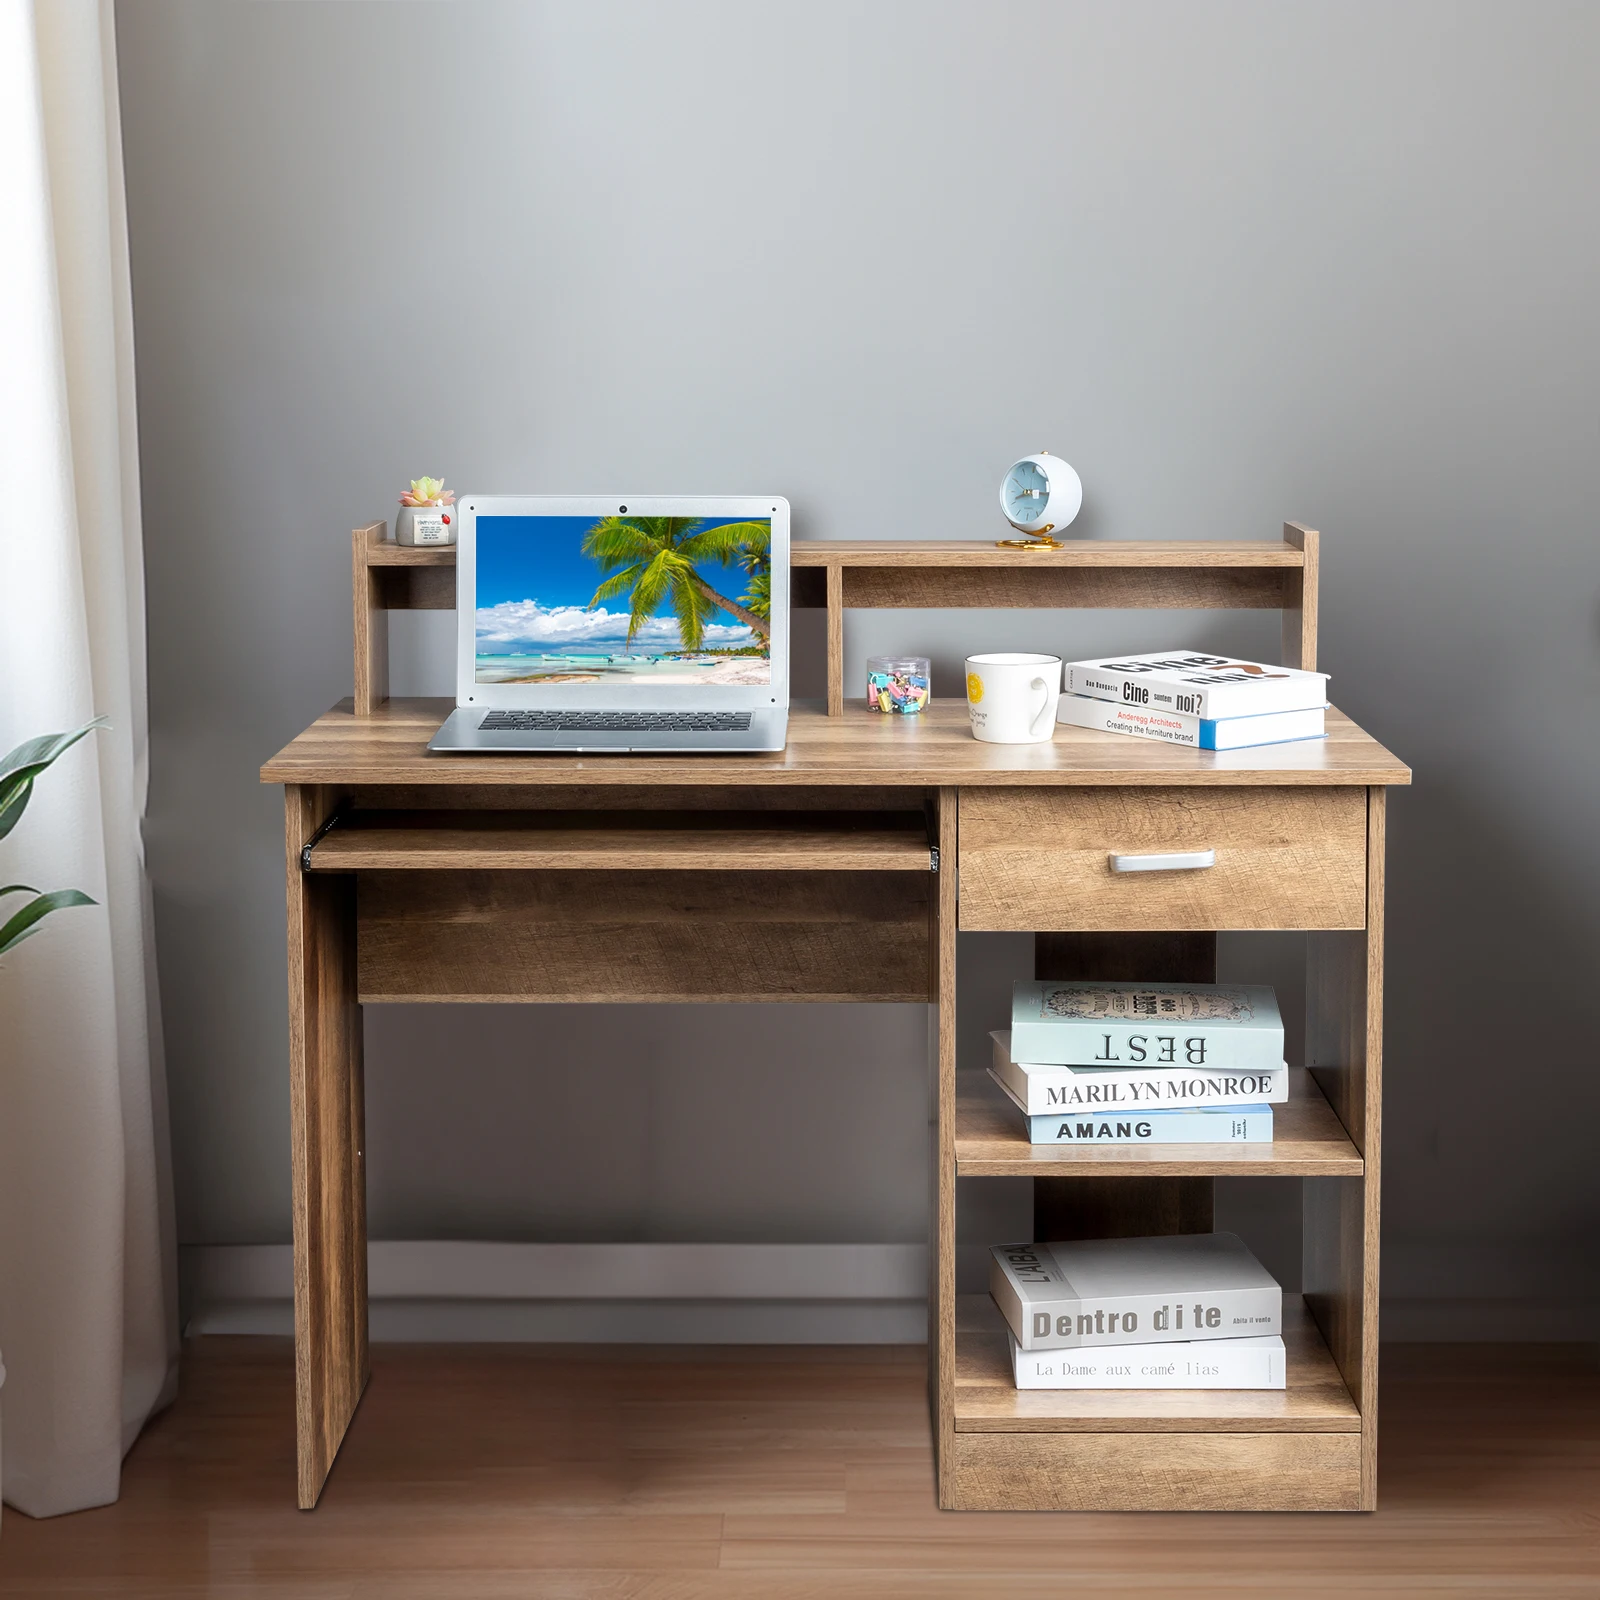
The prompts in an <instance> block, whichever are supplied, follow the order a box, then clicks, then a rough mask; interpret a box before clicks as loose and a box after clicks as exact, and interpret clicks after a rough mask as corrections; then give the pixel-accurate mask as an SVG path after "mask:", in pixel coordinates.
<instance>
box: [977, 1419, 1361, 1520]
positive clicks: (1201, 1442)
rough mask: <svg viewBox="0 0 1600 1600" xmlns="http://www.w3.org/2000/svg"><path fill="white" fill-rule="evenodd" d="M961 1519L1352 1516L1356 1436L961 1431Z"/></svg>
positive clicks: (1356, 1493) (1357, 1471)
mask: <svg viewBox="0 0 1600 1600" xmlns="http://www.w3.org/2000/svg"><path fill="white" fill-rule="evenodd" d="M954 1453H955V1459H956V1465H955V1471H954V1473H953V1475H952V1479H951V1500H952V1509H954V1510H958V1511H1355V1510H1357V1509H1358V1501H1359V1498H1360V1485H1361V1464H1360V1455H1361V1441H1360V1437H1359V1435H1356V1434H1350V1433H1167V1434H1163V1433H1146V1434H1127V1433H1029V1434H996V1433H958V1434H957V1435H956V1441H955V1452H954Z"/></svg>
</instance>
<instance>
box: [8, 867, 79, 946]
mask: <svg viewBox="0 0 1600 1600" xmlns="http://www.w3.org/2000/svg"><path fill="white" fill-rule="evenodd" d="M12 888H14V889H15V888H21V885H20V884H13V885H12ZM96 903H97V902H95V901H93V900H91V899H90V898H89V896H88V895H86V894H84V893H83V892H82V891H81V890H78V889H52V890H51V891H50V893H49V894H42V895H40V896H39V897H38V898H37V899H34V900H30V901H29V902H28V903H27V905H25V906H24V907H23V908H22V909H21V910H20V911H19V912H17V913H16V915H15V916H13V917H12V918H11V919H10V921H8V922H5V923H0V956H3V955H7V954H9V953H10V952H11V951H13V950H15V949H16V948H17V946H18V945H19V944H21V943H22V941H23V940H24V939H26V938H28V937H29V936H30V935H32V934H35V933H37V932H38V931H39V924H40V923H41V922H43V921H44V919H45V918H46V917H47V916H49V915H50V913H51V912H52V911H64V910H65V909H66V908H67V907H68V906H92V905H95V904H96Z"/></svg>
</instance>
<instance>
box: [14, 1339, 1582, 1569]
mask: <svg viewBox="0 0 1600 1600" xmlns="http://www.w3.org/2000/svg"><path fill="white" fill-rule="evenodd" d="M924 1384H925V1379H924V1370H923V1352H922V1351H921V1350H920V1349H919V1348H885V1347H878V1348H872V1349H848V1350H845V1349H782V1348H770V1347H769V1348H762V1349H709V1350H693V1349H678V1348H675V1349H646V1348H643V1347H610V1348H606V1349H590V1350H582V1351H575V1350H571V1349H564V1348H560V1347H552V1346H536V1345H519V1346H484V1345H470V1346H451V1347H423V1346H396V1345H380V1346H376V1347H374V1350H373V1378H372V1384H371V1387H370V1389H369V1390H368V1393H367V1397H366V1399H365V1400H364V1401H363V1403H362V1407H361V1411H360V1413H359V1414H358V1416H357V1418H356V1421H355V1423H354V1425H353V1427H352V1429H351V1432H350V1436H349V1439H348V1441H347V1442H346V1445H345V1449H344V1452H343V1454H342V1455H341V1456H340V1459H339V1461H338V1463H337V1464H336V1465H335V1467H334V1470H333V1474H332V1476H331V1477H330V1479H329V1481H328V1487H327V1489H326V1491H325V1492H324V1495H323V1499H322V1504H321V1506H320V1507H319V1508H318V1510H317V1511H315V1512H312V1513H310V1514H306V1513H302V1512H299V1511H296V1510H295V1509H294V1482H295V1476H294V1427H293V1416H294V1411H293V1367H292V1356H291V1351H290V1348H289V1345H288V1343H287V1342H286V1341H279V1340H269V1339H228V1338H208V1339H200V1340H196V1341H193V1342H192V1344H191V1345H190V1347H189V1349H188V1350H187V1352H186V1360H185V1368H184V1380H183V1386H182V1392H181V1394H180V1397H179V1400H178V1403H177V1404H176V1405H175V1406H174V1407H173V1409H172V1410H171V1411H170V1412H168V1413H167V1414H166V1415H165V1416H163V1417H161V1418H159V1419H158V1420H157V1421H156V1422H155V1423H154V1424H153V1425H152V1426H151V1427H150V1428H149V1429H148V1430H147V1431H146V1433H145V1435H144V1437H143V1438H142V1439H141V1440H140V1442H139V1443H138V1445H136V1446H135V1448H134V1450H133V1452H132V1454H131V1455H130V1456H129V1459H128V1463H127V1469H126V1472H125V1475H124V1483H123V1495H122V1499H121V1500H120V1501H119V1502H118V1503H117V1504H116V1505H114V1506H108V1507H105V1508H104V1509H102V1510H98V1511H91V1512H85V1513H82V1514H81V1515H78V1516H74V1517H62V1518H57V1519H55V1520H53V1521H48V1522H33V1521H31V1520H29V1519H28V1518H26V1517H22V1516H19V1515H17V1514H16V1513H14V1512H11V1511H7V1512H6V1513H5V1517H4V1522H3V1525H0V1600H22V1597H27V1600H64V1597H68V1596H71V1597H89V1596H95V1597H98V1596H105V1595H116V1596H128V1597H130V1600H196V1597H199V1596H206V1597H219V1600H245V1597H249V1600H280V1597H281V1600H451V1597H455V1596H471V1597H473V1600H502V1597H503V1600H512V1597H516V1600H523V1597H527V1596H538V1597H539V1600H547V1597H554V1600H568V1597H570V1600H689V1597H695V1600H700V1597H704V1600H744V1597H747V1596H748V1597H755V1596H760V1597H762V1600H814V1597H815V1600H820V1597H822V1596H827V1597H829V1600H854V1597H857V1596H860V1597H863V1600H864V1597H867V1596H871V1597H873V1600H879V1597H883V1596H891V1597H893V1596H901V1595H904V1596H919V1597H920V1596H931V1597H935V1600H944V1597H950V1600H955V1597H965V1596H979V1595H994V1594H996V1593H999V1592H1001V1591H1002V1588H1003V1592H1004V1593H1005V1594H1006V1596H1007V1597H1008V1600H1045V1597H1046V1596H1049V1597H1052V1600H1053V1597H1057V1596H1060V1595H1062V1594H1064V1593H1069V1592H1070V1593H1071V1594H1072V1595H1074V1596H1078V1597H1081V1596H1093V1595H1105V1596H1108V1597H1118V1600H1156V1597H1158V1596H1159V1597H1160V1600H1170V1597H1171V1596H1172V1595H1174V1594H1179V1593H1181V1594H1183V1595H1185V1596H1191V1597H1200V1600H1222V1597H1225V1596H1250V1597H1261V1600H1267V1597H1276V1596H1279V1595H1283V1594H1287V1593H1291V1592H1292V1593H1294V1594H1295V1595H1296V1596H1297V1597H1302V1600H1304V1597H1310V1600H1318V1597H1327V1600H1334V1597H1353V1596H1358V1595H1359V1596H1362V1597H1365V1600H1381V1597H1384V1596H1396V1597H1400V1596H1406V1597H1418V1596H1433V1597H1442V1596H1463V1595H1470V1596H1473V1597H1475V1600H1476V1597H1489V1600H1494V1597H1506V1600H1510V1597H1513V1596H1516V1597H1519V1600H1520V1597H1528V1600H1568V1597H1572V1600H1576V1597H1579V1596H1582V1597H1584V1600H1594V1597H1595V1596H1597V1595H1600V1352H1596V1351H1595V1350H1594V1349H1593V1348H1579V1347H1571V1346H1527V1347H1520V1348H1519V1347H1504V1346H1483V1345H1478V1346H1466V1345H1458V1346H1437V1347H1426V1346H1400V1347H1396V1348H1393V1349H1390V1350H1388V1351H1386V1352H1385V1356H1384V1406H1385V1410H1384V1419H1383V1435H1382V1447H1381V1455H1380V1470H1379V1495H1380V1503H1381V1506H1382V1509H1381V1510H1380V1511H1378V1512H1377V1513H1376V1514H1375V1515H1373V1516H1334V1515H1328V1516H1302V1515H1296V1516H1223V1515H1202V1516H1157V1515H1111V1514H1094V1515H1026V1514H1016V1515H1006V1514H987V1515H984V1514H975V1513H967V1514H954V1513H941V1512H939V1511H938V1510H937V1509H936V1508H935V1506H934V1503H933V1475H932V1463H931V1459H930V1456H929V1445H928V1428H927V1422H926V1413H925V1409H924V1407H925V1401H924V1394H925V1388H924Z"/></svg>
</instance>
